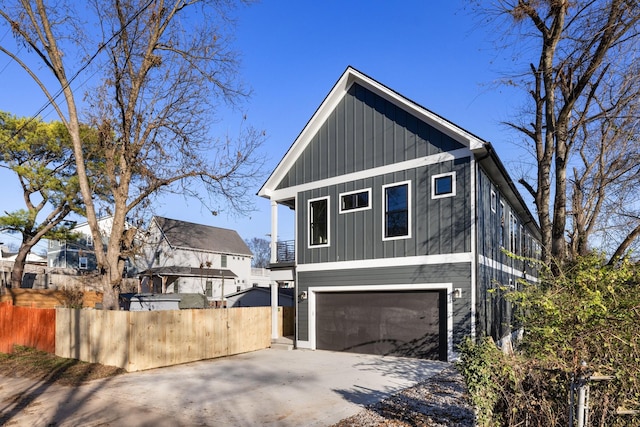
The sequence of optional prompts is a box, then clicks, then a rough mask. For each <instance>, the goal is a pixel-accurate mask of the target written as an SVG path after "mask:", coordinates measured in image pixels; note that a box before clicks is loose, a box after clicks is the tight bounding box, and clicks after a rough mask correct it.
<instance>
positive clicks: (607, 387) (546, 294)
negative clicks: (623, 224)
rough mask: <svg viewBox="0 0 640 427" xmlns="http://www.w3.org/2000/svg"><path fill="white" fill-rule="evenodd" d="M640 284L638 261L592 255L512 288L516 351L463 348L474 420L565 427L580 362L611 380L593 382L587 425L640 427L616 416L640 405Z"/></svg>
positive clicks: (483, 344)
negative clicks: (607, 261) (518, 334)
mask: <svg viewBox="0 0 640 427" xmlns="http://www.w3.org/2000/svg"><path fill="white" fill-rule="evenodd" d="M639 285H640V274H639V269H638V266H637V265H633V264H630V263H629V262H626V261H625V262H622V263H620V264H619V265H617V266H606V265H604V263H603V260H602V258H600V257H597V256H589V257H585V258H581V259H578V260H576V261H575V262H574V263H572V264H571V265H568V266H566V268H565V269H564V270H563V271H562V272H561V274H560V275H558V276H557V277H547V278H544V279H543V280H542V281H541V282H540V283H538V284H536V285H531V284H524V283H523V284H520V286H519V287H520V289H519V290H517V291H513V292H510V293H509V294H508V298H509V299H510V300H511V301H512V302H513V303H514V304H515V306H516V311H517V313H518V314H517V320H518V322H519V324H520V325H522V326H523V327H524V335H523V339H522V342H521V343H519V345H518V347H517V350H518V351H517V354H516V355H514V356H505V355H503V354H502V353H501V352H500V351H499V350H498V349H497V348H495V345H494V344H493V343H492V342H491V341H490V340H486V339H485V340H482V341H480V342H479V343H478V344H473V343H465V344H464V345H463V346H462V347H461V349H460V350H461V363H460V370H461V372H462V373H463V375H464V376H465V379H466V380H467V386H468V387H469V392H470V394H471V396H472V399H473V401H474V403H475V404H476V407H477V411H478V422H479V425H481V426H490V425H492V426H493V425H504V426H511V425H520V424H521V425H528V426H550V425H568V416H569V405H568V399H569V389H570V385H571V379H572V378H577V377H578V376H579V375H580V374H582V373H583V368H582V367H581V365H582V363H583V362H586V364H587V375H594V374H599V375H607V376H612V377H613V379H612V380H611V381H604V382H597V383H596V382H592V383H591V387H590V402H589V406H590V417H589V418H590V421H591V422H590V425H591V426H596V425H598V426H637V425H640V418H638V417H637V416H630V415H618V414H617V410H618V409H621V408H623V409H635V410H638V409H640V328H639V325H640V292H639V291H640V286H639Z"/></svg>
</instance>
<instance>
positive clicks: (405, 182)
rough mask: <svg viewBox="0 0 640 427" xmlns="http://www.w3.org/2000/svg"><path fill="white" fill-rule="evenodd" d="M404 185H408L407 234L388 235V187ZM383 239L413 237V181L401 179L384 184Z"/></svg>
mask: <svg viewBox="0 0 640 427" xmlns="http://www.w3.org/2000/svg"><path fill="white" fill-rule="evenodd" d="M402 185H406V186H407V216H408V218H407V234H406V235H405V236H392V237H387V236H386V234H387V188H389V187H400V186H402ZM381 200H382V240H383V241H387V240H402V239H410V238H411V230H412V223H411V217H412V216H413V211H412V200H411V181H410V180H409V181H400V182H394V183H391V184H385V185H383V186H382V198H381Z"/></svg>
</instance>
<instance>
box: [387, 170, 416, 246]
mask: <svg viewBox="0 0 640 427" xmlns="http://www.w3.org/2000/svg"><path fill="white" fill-rule="evenodd" d="M383 193H384V225H383V227H384V234H383V236H384V237H383V240H391V239H403V238H407V237H411V215H410V211H411V193H410V181H407V182H402V183H397V184H391V185H385V186H384V187H383Z"/></svg>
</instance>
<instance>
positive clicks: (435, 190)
mask: <svg viewBox="0 0 640 427" xmlns="http://www.w3.org/2000/svg"><path fill="white" fill-rule="evenodd" d="M455 195H456V173H455V172H450V173H444V174H439V175H433V176H432V177H431V198H432V199H438V198H441V197H452V196H455Z"/></svg>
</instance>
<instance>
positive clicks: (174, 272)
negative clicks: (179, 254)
mask: <svg viewBox="0 0 640 427" xmlns="http://www.w3.org/2000/svg"><path fill="white" fill-rule="evenodd" d="M138 276H141V277H142V276H179V277H216V278H221V277H227V278H232V277H238V276H237V275H236V274H235V273H234V272H233V271H231V270H225V269H218V268H195V267H179V266H171V267H154V268H150V269H148V270H145V271H142V272H140V273H139V274H138Z"/></svg>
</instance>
